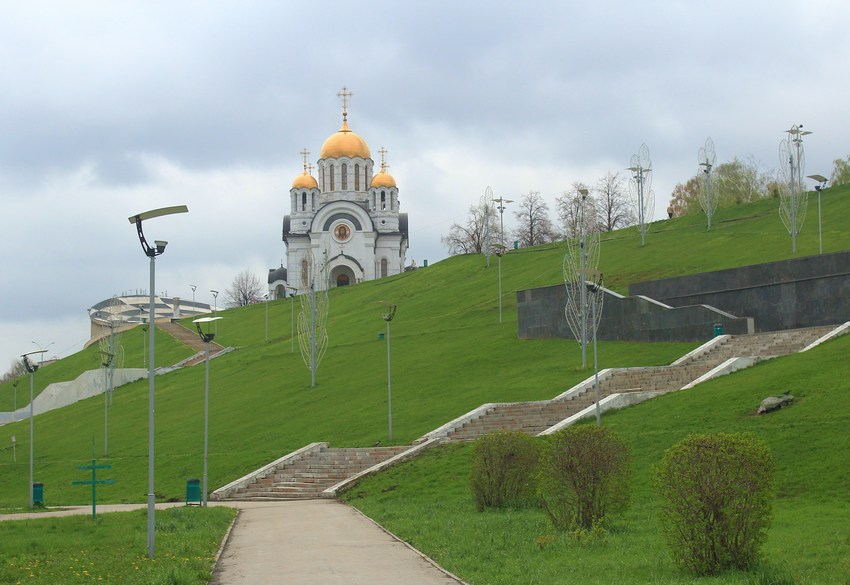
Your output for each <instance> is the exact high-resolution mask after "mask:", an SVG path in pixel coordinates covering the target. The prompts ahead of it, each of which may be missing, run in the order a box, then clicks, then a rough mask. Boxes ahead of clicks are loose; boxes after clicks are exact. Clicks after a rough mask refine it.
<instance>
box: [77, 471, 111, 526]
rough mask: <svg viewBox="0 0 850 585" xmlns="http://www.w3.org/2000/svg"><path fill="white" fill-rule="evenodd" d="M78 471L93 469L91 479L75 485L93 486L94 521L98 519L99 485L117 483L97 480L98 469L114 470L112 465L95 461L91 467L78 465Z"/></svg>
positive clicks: (92, 512) (92, 514)
mask: <svg viewBox="0 0 850 585" xmlns="http://www.w3.org/2000/svg"><path fill="white" fill-rule="evenodd" d="M77 469H91V479H87V480H85V481H75V482H73V485H90V486H91V517H92V520H96V519H97V484H105V485H111V484H113V483H115V480H114V479H97V470H98V469H112V466H111V465H98V464H97V461H96V460H95V459H92V460H91V465H77Z"/></svg>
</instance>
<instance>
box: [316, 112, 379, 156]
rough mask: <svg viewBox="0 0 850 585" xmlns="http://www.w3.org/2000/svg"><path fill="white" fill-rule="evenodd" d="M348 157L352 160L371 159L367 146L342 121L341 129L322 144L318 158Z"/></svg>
mask: <svg viewBox="0 0 850 585" xmlns="http://www.w3.org/2000/svg"><path fill="white" fill-rule="evenodd" d="M341 156H348V157H351V158H354V157H356V156H359V157H360V158H371V156H372V153H371V152H370V151H369V145H368V144H366V141H365V140H363V139H362V138H360V136H358V135H357V134H355V133H354V132H352V131H351V129H350V128H349V127H348V122H346V121H345V120H343V122H342V127H341V128H340V129H339V130H338V131H336V132H335V133H334V134H331V135H330V136H329V137H328V139H327V140H325V143H324V144H322V152H321V154H320V156H319V158H339V157H341Z"/></svg>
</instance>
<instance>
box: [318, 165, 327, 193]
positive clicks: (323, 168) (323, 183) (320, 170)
mask: <svg viewBox="0 0 850 585" xmlns="http://www.w3.org/2000/svg"><path fill="white" fill-rule="evenodd" d="M319 174H320V175H321V176H322V191H326V189H325V167H321V166H320V167H319Z"/></svg>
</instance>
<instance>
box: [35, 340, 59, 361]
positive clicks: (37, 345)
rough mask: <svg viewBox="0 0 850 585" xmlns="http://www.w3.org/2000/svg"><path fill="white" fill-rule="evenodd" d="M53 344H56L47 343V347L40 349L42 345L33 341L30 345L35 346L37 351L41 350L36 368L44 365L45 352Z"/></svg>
mask: <svg viewBox="0 0 850 585" xmlns="http://www.w3.org/2000/svg"><path fill="white" fill-rule="evenodd" d="M54 343H56V342H55V341H51V342H50V343H48V344H47V345H45V346H44V347H42V345H41V344H40V343H39V342H37V341H33V342H32V344H33V345H34V346H36V347H37V348H38V349H40V350H43V351H42V352H41V359H39V361H38V367H41V366H43V365H44V354H45V353H46V352H47V350H48V349H50V346H51V345H53V344H54Z"/></svg>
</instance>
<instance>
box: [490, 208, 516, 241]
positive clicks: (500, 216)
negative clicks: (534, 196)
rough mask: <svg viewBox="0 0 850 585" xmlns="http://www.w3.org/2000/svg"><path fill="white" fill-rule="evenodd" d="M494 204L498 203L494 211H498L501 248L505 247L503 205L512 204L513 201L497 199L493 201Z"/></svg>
mask: <svg viewBox="0 0 850 585" xmlns="http://www.w3.org/2000/svg"><path fill="white" fill-rule="evenodd" d="M493 201H494V202H496V203H498V205H497V206H496V209H498V210H499V232H500V237H501V239H502V246H504V245H505V204H506V203H513V202H514V200H513V199H505V198H504V197H499V198H498V199H493Z"/></svg>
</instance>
